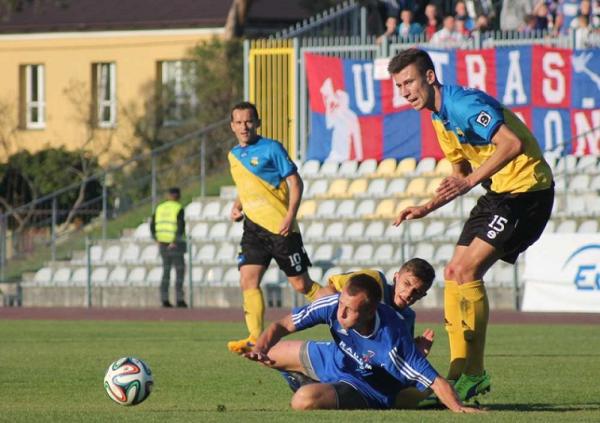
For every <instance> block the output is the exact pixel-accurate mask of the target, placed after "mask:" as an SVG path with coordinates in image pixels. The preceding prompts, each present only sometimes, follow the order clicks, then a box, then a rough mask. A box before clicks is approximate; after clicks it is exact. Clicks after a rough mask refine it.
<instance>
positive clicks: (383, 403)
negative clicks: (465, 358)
mask: <svg viewBox="0 0 600 423" xmlns="http://www.w3.org/2000/svg"><path fill="white" fill-rule="evenodd" d="M318 324H327V325H328V326H329V328H330V331H331V335H332V337H333V341H332V342H331V341H330V342H319V341H280V340H281V338H283V337H284V336H286V335H289V334H290V333H293V332H297V331H301V330H304V329H307V328H310V327H313V326H315V325H318ZM244 357H246V358H248V359H250V360H253V361H258V362H260V363H262V364H265V365H267V366H269V367H272V368H275V369H279V370H283V371H288V372H295V374H296V375H298V376H300V377H299V378H298V379H297V382H298V384H297V386H296V388H297V390H296V392H295V393H294V395H293V397H292V401H291V406H292V408H294V409H297V410H309V409H368V408H374V409H387V408H391V407H393V406H394V403H395V401H396V395H397V394H398V392H400V391H401V390H402V389H405V388H408V387H411V386H416V387H417V388H418V389H420V390H425V389H427V388H431V389H432V390H433V391H434V392H435V393H436V395H437V396H438V398H439V399H440V400H441V401H442V403H443V404H444V405H445V406H447V407H448V408H449V409H451V410H452V411H455V412H463V413H472V412H478V411H479V410H478V409H476V408H471V407H467V406H465V405H464V404H463V403H462V402H461V401H460V400H459V399H458V396H457V394H456V392H455V391H454V388H453V387H452V386H451V385H450V384H449V383H448V382H447V381H446V379H444V378H443V377H441V376H440V375H438V373H437V372H436V371H435V369H434V368H433V367H432V366H431V364H430V363H429V362H428V361H427V359H426V358H425V357H424V356H423V355H422V354H421V353H420V352H419V351H418V350H417V348H416V346H415V343H414V341H413V338H412V334H410V333H409V330H408V328H407V326H406V324H405V323H404V321H403V320H402V319H401V318H400V317H399V316H398V314H397V313H396V312H395V311H394V310H393V309H392V308H391V307H389V306H387V305H385V304H381V289H379V287H378V286H377V282H376V281H375V280H374V279H373V278H372V277H370V276H369V275H366V274H357V275H354V276H352V277H351V278H350V279H349V280H348V282H347V284H346V285H345V286H344V288H343V289H342V292H341V293H340V294H335V295H330V296H327V297H323V298H320V299H318V300H317V301H315V302H313V303H311V304H309V305H307V306H303V307H299V308H295V309H294V310H293V312H292V313H291V314H289V315H287V316H286V317H284V318H282V319H281V320H279V321H278V322H275V323H273V324H271V325H270V326H269V327H268V328H267V330H266V331H264V332H263V333H262V334H261V336H260V337H259V339H258V340H257V342H256V345H255V346H254V348H253V350H252V351H251V352H249V353H246V354H244Z"/></svg>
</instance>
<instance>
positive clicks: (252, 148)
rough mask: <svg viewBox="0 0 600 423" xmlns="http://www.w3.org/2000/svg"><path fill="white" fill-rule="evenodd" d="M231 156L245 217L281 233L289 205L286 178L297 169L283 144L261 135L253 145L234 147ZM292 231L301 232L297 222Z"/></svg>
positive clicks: (233, 172)
mask: <svg viewBox="0 0 600 423" xmlns="http://www.w3.org/2000/svg"><path fill="white" fill-rule="evenodd" d="M228 159H229V165H230V169H231V176H232V177H233V180H234V182H235V185H236V187H237V191H238V196H239V199H240V202H241V203H242V208H243V210H244V214H245V215H246V217H247V218H248V219H250V220H251V221H252V222H254V223H256V224H257V225H259V226H261V227H263V228H264V229H266V230H268V231H269V232H272V233H274V234H277V233H279V228H280V226H281V223H282V221H283V219H284V217H285V215H286V214H287V212H288V205H289V189H288V185H287V183H286V181H285V179H286V178H287V177H288V176H290V175H292V174H294V173H296V172H297V168H296V165H295V164H294V162H292V160H291V159H290V157H289V156H288V154H287V152H286V151H285V149H284V148H283V146H282V145H281V143H279V142H277V141H275V140H271V139H268V138H263V137H260V138H259V139H258V140H257V141H256V142H254V143H252V144H249V145H246V146H241V145H237V146H235V147H233V149H232V150H231V151H230V152H229V155H228ZM292 231H293V232H300V231H299V229H298V224H297V223H296V222H294V225H293V227H292Z"/></svg>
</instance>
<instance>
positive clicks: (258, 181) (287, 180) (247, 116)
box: [227, 102, 321, 354]
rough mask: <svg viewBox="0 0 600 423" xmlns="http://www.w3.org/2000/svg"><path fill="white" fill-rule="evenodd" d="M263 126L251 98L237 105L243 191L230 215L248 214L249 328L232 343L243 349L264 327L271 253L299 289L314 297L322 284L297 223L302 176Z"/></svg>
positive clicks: (245, 279)
mask: <svg viewBox="0 0 600 423" xmlns="http://www.w3.org/2000/svg"><path fill="white" fill-rule="evenodd" d="M259 127H260V119H259V117H258V111H257V110H256V107H255V106H254V105H253V104H252V103H248V102H243V103H239V104H237V105H235V106H234V107H233V109H232V111H231V130H232V131H233V133H234V134H235V136H236V138H237V140H238V143H239V145H237V146H235V147H234V148H233V149H232V150H231V151H230V152H229V155H228V159H229V164H230V170H231V175H232V177H233V180H234V182H235V185H236V187H237V192H238V197H237V198H236V200H235V202H234V204H233V207H232V209H231V213H230V218H231V219H232V220H233V221H240V220H242V219H243V220H244V233H243V235H242V242H241V251H240V253H239V255H238V267H239V269H240V285H241V288H242V296H243V307H244V316H245V320H246V326H247V327H248V332H249V335H248V337H247V338H244V339H241V340H239V341H231V342H229V343H228V344H227V348H228V349H229V350H230V351H232V352H235V353H238V354H241V353H243V352H245V351H249V350H250V348H251V347H252V345H253V344H254V342H255V341H256V339H257V338H258V336H259V335H260V333H261V331H262V328H263V319H264V311H265V305H264V299H263V295H262V291H261V290H260V281H261V279H262V276H263V274H264V273H265V270H266V269H267V267H268V266H269V263H270V262H271V259H272V258H275V260H276V261H277V264H278V265H279V268H280V269H281V270H283V271H284V272H285V274H286V275H287V277H288V281H289V282H290V284H291V285H292V286H293V287H294V289H295V290H296V291H298V292H301V293H303V294H305V295H306V297H307V298H308V299H309V300H312V299H314V296H315V295H316V293H317V292H318V290H319V289H320V288H321V286H320V285H319V284H317V283H314V282H313V281H312V280H311V279H310V277H309V276H308V271H307V269H308V266H310V265H311V263H310V260H309V258H308V256H307V255H306V251H305V250H304V246H303V244H302V237H301V235H300V230H299V228H298V224H297V223H296V213H297V212H298V207H299V205H300V200H301V198H302V190H303V184H302V179H301V178H300V176H299V175H298V172H297V169H296V165H294V163H293V162H292V160H290V158H289V156H288V154H287V152H286V151H285V149H284V148H283V146H282V145H281V143H280V142H277V141H275V140H271V139H268V138H264V137H261V136H260V135H258V132H257V131H258V128H259Z"/></svg>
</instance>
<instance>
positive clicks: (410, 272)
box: [317, 258, 435, 355]
mask: <svg viewBox="0 0 600 423" xmlns="http://www.w3.org/2000/svg"><path fill="white" fill-rule="evenodd" d="M358 273H364V274H366V275H369V276H371V277H372V278H373V280H375V282H377V285H378V286H379V287H380V288H381V291H382V298H381V301H382V302H383V303H384V304H387V305H389V306H390V307H392V308H393V309H394V310H395V311H396V312H397V313H398V314H399V315H400V318H401V319H403V320H404V322H405V323H406V326H407V327H408V329H409V330H410V333H411V334H412V335H413V336H414V332H415V317H416V315H415V312H414V311H413V309H412V308H411V307H410V306H412V305H413V304H414V303H415V302H417V301H418V300H420V299H421V298H423V297H425V296H426V295H427V291H428V290H429V288H431V285H432V284H433V280H434V279H435V270H434V269H433V267H432V266H431V264H429V263H428V262H427V261H426V260H423V259H421V258H413V259H410V260H408V261H407V262H406V263H404V264H403V265H402V266H401V267H400V269H399V270H398V271H397V272H396V273H394V280H393V281H392V284H390V283H388V281H387V280H386V278H385V275H384V274H383V273H381V272H380V271H379V270H376V269H361V270H357V271H355V272H348V273H342V274H338V275H332V276H331V277H329V279H328V280H327V286H324V287H323V288H321V289H320V290H319V291H318V293H317V295H318V297H324V296H327V295H333V294H336V293H338V292H342V289H343V288H344V286H345V285H346V284H347V283H348V281H349V280H350V278H351V277H352V276H353V275H356V274H358ZM433 336H434V333H433V331H432V330H431V329H427V330H426V331H425V332H424V333H423V335H422V336H418V337H417V338H415V341H416V342H417V345H418V346H422V348H421V351H422V352H423V353H425V355H427V354H428V353H429V349H430V348H431V344H432V342H433Z"/></svg>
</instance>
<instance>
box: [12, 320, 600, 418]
mask: <svg viewBox="0 0 600 423" xmlns="http://www.w3.org/2000/svg"><path fill="white" fill-rule="evenodd" d="M421 329H422V327H421ZM434 329H435V330H436V335H437V338H436V344H435V345H434V348H433V351H432V354H431V361H432V363H433V364H434V366H435V367H436V368H437V369H438V370H440V372H441V373H442V374H443V373H444V372H445V371H446V368H447V357H448V349H447V338H446V336H445V333H444V331H443V330H442V328H441V327H439V326H434ZM597 331H598V328H597V326H552V327H550V326H548V327H546V326H540V325H493V326H490V328H489V331H488V343H487V355H486V357H487V361H486V368H487V370H488V372H489V373H490V375H491V376H492V392H491V393H490V394H488V395H485V396H482V397H480V402H481V404H482V405H483V406H485V407H488V408H489V409H490V412H489V413H488V414H486V415H484V416H481V415H478V416H459V415H454V414H452V413H451V412H449V411H446V410H424V411H400V410H393V411H351V412H350V411H319V412H302V413H301V412H294V411H292V410H290V408H289V405H288V404H289V400H290V398H291V391H290V390H289V389H288V387H287V384H286V383H285V381H284V380H283V378H282V377H281V376H279V374H278V373H277V372H276V371H274V370H270V369H267V368H264V367H262V366H260V365H257V364H256V363H252V362H249V361H246V360H244V359H242V358H240V357H237V356H235V355H234V354H231V353H229V352H228V351H227V350H226V348H225V344H226V342H227V341H228V340H230V339H237V338H240V337H241V336H242V335H243V334H244V328H243V326H242V324H241V323H240V324H233V323H206V322H93V321H0V339H1V340H2V341H1V343H2V346H1V347H0V398H2V400H1V401H0V421H11V422H21V421H22V422H31V421H61V422H64V421H86V422H90V421H115V420H116V421H122V420H125V419H126V421H128V422H129V421H132V422H135V421H144V422H153V421H157V422H158V421H161V422H162V421H169V422H171V421H182V422H183V421H202V422H213V421H215V422H216V421H220V422H225V421H243V422H265V421H269V422H271V421H286V422H290V421H291V422H295V421H306V420H313V421H315V420H316V421H332V422H333V421H340V420H342V419H343V420H348V421H361V422H363V421H369V422H377V421H390V420H391V419H401V420H402V421H403V422H418V421H424V420H430V419H436V420H439V421H458V419H463V420H464V419H474V418H476V419H477V421H490V422H503V421H506V422H515V421H519V422H520V421H524V422H529V421H531V422H534V421H535V422H539V421H544V422H547V421H556V422H559V421H560V422H564V421H577V422H583V421H598V420H599V419H600V403H599V402H598V400H597V396H596V395H597V392H594V391H595V389H594V386H596V378H597V375H598V374H600V362H599V360H598V359H597V357H598V351H599V350H600V339H599V338H598V336H597ZM328 337H329V335H328V332H327V330H326V329H325V328H315V329H312V330H310V331H306V332H304V333H302V334H297V335H295V336H294V338H297V339H298V338H299V339H328ZM127 355H129V356H135V357H139V358H142V359H143V360H145V361H146V362H147V363H148V364H149V365H150V367H151V368H152V371H153V374H154V378H155V389H154V391H153V392H152V394H151V395H150V397H149V398H148V400H146V402H144V403H143V404H141V405H138V406H135V407H122V406H119V405H117V404H115V403H113V402H112V401H111V400H110V399H109V398H108V396H107V395H106V394H105V393H104V390H103V387H102V379H103V376H104V371H105V370H106V368H107V367H108V365H109V364H110V363H111V362H112V361H114V360H116V359H117V358H119V357H122V356H127Z"/></svg>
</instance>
